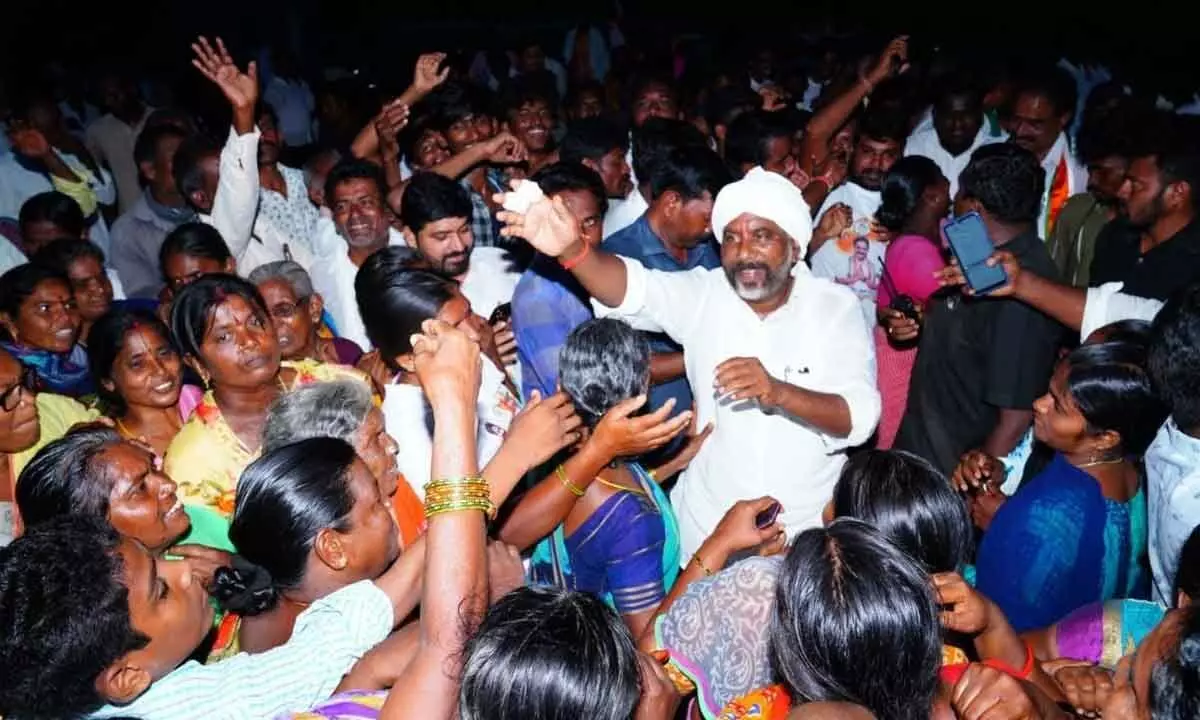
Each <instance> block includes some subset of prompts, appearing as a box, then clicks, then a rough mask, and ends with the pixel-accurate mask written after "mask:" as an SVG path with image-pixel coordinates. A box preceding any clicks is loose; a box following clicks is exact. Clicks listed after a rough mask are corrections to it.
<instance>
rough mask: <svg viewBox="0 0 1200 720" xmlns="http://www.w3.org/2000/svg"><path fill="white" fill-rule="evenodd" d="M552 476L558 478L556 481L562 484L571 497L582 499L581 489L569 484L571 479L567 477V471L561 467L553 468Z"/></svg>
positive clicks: (571, 483)
mask: <svg viewBox="0 0 1200 720" xmlns="http://www.w3.org/2000/svg"><path fill="white" fill-rule="evenodd" d="M554 474H555V475H557V476H558V481H559V482H560V483H562V484H563V487H565V488H566V489H567V490H568V491H569V492H570V493H571V494H572V495H574V496H575V497H583V489H582V488H580V487H579V486H578V485H576V484H575V483H573V482H571V478H569V477H567V471H566V470H565V469H564V468H563V466H562V465H559V466H558V467H556V468H554Z"/></svg>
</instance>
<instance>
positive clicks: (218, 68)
mask: <svg viewBox="0 0 1200 720" xmlns="http://www.w3.org/2000/svg"><path fill="white" fill-rule="evenodd" d="M192 52H194V53H195V54H196V57H194V58H192V65H195V66H196V69H197V70H199V71H200V72H201V73H203V75H204V77H206V78H208V79H209V80H211V81H212V82H213V83H214V84H215V85H216V86H217V87H219V88H221V92H223V93H224V94H225V98H226V99H227V100H229V104H231V105H233V106H234V107H235V108H242V109H246V108H253V107H254V104H255V103H256V102H258V65H257V64H256V63H255V62H254V61H253V60H251V61H250V62H249V63H248V64H247V65H246V72H242V71H241V70H238V67H237V65H236V64H235V63H234V62H233V57H232V56H230V54H229V51H228V50H226V49H225V43H224V42H222V41H221V38H217V46H216V48H213V46H212V45H210V44H209V42H208V38H206V37H204V36H203V35H201V36H200V37H199V38H197V40H196V42H194V43H192Z"/></svg>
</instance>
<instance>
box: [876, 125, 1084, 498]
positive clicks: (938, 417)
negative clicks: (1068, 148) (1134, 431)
mask: <svg viewBox="0 0 1200 720" xmlns="http://www.w3.org/2000/svg"><path fill="white" fill-rule="evenodd" d="M1044 183H1045V172H1044V171H1043V170H1042V168H1041V166H1040V164H1039V163H1038V160H1037V158H1036V157H1034V155H1033V154H1032V153H1031V152H1029V151H1028V150H1025V149H1023V148H1021V147H1019V146H1017V145H1013V144H997V145H989V146H985V147H982V148H980V149H978V150H976V151H975V153H974V154H973V155H972V156H971V161H970V163H969V164H968V165H967V167H966V169H964V170H963V172H962V175H961V176H960V179H959V190H958V197H956V198H955V200H954V213H955V214H956V215H962V214H964V213H967V212H970V211H972V210H974V211H976V212H978V213H979V215H980V216H981V217H982V218H983V222H984V224H985V225H986V226H987V231H988V235H989V237H991V239H992V243H993V244H994V245H995V246H996V247H998V248H1004V249H1005V250H1007V251H1009V252H1011V253H1013V255H1015V256H1016V258H1017V261H1018V262H1019V263H1020V265H1021V267H1023V268H1028V269H1029V270H1032V271H1033V272H1035V273H1037V274H1038V275H1041V276H1043V277H1051V278H1054V277H1057V269H1056V267H1055V265H1054V261H1053V260H1051V259H1050V254H1049V252H1047V250H1046V247H1045V245H1044V244H1043V242H1042V241H1041V239H1040V238H1039V237H1038V235H1037V230H1036V221H1037V217H1038V212H1039V210H1040V209H1041V198H1042V191H1043V188H1044V186H1045V185H1044ZM892 329H893V328H892V327H890V326H889V333H890V332H891V331H892ZM1061 340H1062V326H1061V325H1059V324H1058V323H1056V322H1055V321H1053V320H1051V319H1050V318H1049V317H1047V316H1046V315H1043V314H1042V313H1041V312H1039V311H1037V310H1034V309H1032V308H1030V307H1029V306H1028V305H1025V304H1023V303H1021V302H1020V301H1017V300H1014V299H1011V298H988V297H973V296H969V295H963V294H960V293H959V292H958V291H954V292H943V293H941V294H939V295H936V296H935V297H934V298H933V299H932V300H931V301H930V304H929V307H928V308H927V309H926V312H925V319H924V324H923V327H922V328H921V345H920V351H919V352H918V353H917V362H916V366H915V367H914V368H913V375H912V385H911V386H910V388H909V394H908V408H907V410H906V411H905V414H904V419H903V420H902V421H901V424H900V431H899V433H898V434H897V436H896V447H897V448H899V449H901V450H908V451H909V452H913V453H915V454H917V455H920V456H921V457H923V458H925V459H926V460H929V461H930V462H931V463H933V464H934V465H935V466H936V467H937V468H938V469H939V470H941V471H942V472H943V473H946V475H947V476H949V475H950V474H951V473H952V472H953V471H954V468H955V466H956V465H957V464H958V460H959V457H960V456H961V455H962V454H963V453H964V452H966V451H967V450H971V449H973V448H982V449H983V450H984V451H985V452H987V453H989V454H990V455H992V456H994V457H1004V456H1005V455H1007V454H1008V453H1009V452H1011V451H1012V449H1013V448H1014V447H1015V446H1016V444H1017V443H1018V442H1019V441H1020V439H1021V437H1022V436H1023V435H1024V434H1025V431H1026V430H1027V429H1028V427H1029V423H1030V420H1031V418H1032V416H1033V401H1034V400H1035V399H1036V398H1037V397H1039V396H1040V395H1042V394H1043V393H1044V392H1045V391H1046V386H1047V384H1048V383H1049V380H1050V374H1051V371H1052V369H1053V365H1054V359H1055V356H1056V352H1057V350H1058V347H1059V345H1060V342H1061Z"/></svg>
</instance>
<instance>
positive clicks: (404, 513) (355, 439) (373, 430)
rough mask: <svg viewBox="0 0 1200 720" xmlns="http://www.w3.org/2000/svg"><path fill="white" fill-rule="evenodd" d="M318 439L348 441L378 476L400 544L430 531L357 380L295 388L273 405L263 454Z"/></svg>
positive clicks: (377, 415)
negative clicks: (398, 529)
mask: <svg viewBox="0 0 1200 720" xmlns="http://www.w3.org/2000/svg"><path fill="white" fill-rule="evenodd" d="M314 437H331V438H337V439H339V440H345V441H346V442H347V443H349V444H350V445H352V446H353V447H354V450H355V452H357V453H358V456H359V458H361V459H362V461H363V463H365V464H366V466H367V468H368V469H370V471H371V473H372V474H374V475H375V480H376V481H377V482H378V483H379V493H380V495H382V496H383V497H386V498H391V507H392V510H393V515H395V517H396V524H397V525H398V526H399V527H400V541H401V543H402V545H403V546H404V547H408V546H409V545H411V544H412V543H413V541H415V540H416V539H417V538H418V537H419V536H420V535H421V533H422V532H424V531H425V506H424V505H423V504H422V503H421V500H420V498H418V497H417V494H416V492H414V491H413V489H412V487H411V486H410V485H409V484H408V483H407V482H402V477H401V475H400V469H399V466H398V465H397V464H396V453H397V451H398V449H399V448H398V447H397V445H396V441H395V440H393V439H392V438H391V436H390V435H388V434H387V430H386V429H385V427H384V422H383V413H382V412H380V411H379V408H378V407H377V406H376V405H375V401H374V398H373V397H372V396H371V389H370V388H369V387H367V385H366V384H365V383H361V382H358V381H356V380H333V381H331V382H322V383H314V384H312V385H305V386H303V387H299V388H296V389H295V390H293V391H292V392H290V393H287V394H285V395H283V396H281V397H280V398H279V399H278V400H276V401H275V404H273V405H272V406H271V411H270V413H269V414H268V415H267V424H266V426H264V427H263V445H262V451H263V453H264V454H266V453H269V452H271V451H272V450H274V449H275V448H279V447H283V446H284V445H290V444H292V443H294V442H299V441H300V440H307V439H308V438H314Z"/></svg>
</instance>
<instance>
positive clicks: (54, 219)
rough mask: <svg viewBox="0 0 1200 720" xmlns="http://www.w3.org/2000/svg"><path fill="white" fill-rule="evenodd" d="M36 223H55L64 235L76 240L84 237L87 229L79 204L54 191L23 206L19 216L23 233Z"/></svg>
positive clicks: (39, 195) (32, 199)
mask: <svg viewBox="0 0 1200 720" xmlns="http://www.w3.org/2000/svg"><path fill="white" fill-rule="evenodd" d="M35 222H50V223H54V224H55V225H56V226H58V227H59V228H61V229H62V231H63V234H64V235H66V236H68V237H72V238H75V239H76V240H78V239H80V238H82V237H83V231H84V229H85V228H86V227H87V221H86V220H84V217H83V210H81V209H80V208H79V203H77V202H75V199H74V198H72V197H71V196H69V195H65V194H63V193H60V192H57V191H54V190H51V191H48V192H43V193H38V194H37V195H34V196H33V197H31V198H29V199H28V200H26V201H25V202H24V203H22V204H21V210H20V212H19V213H18V215H17V223H18V225H19V226H20V228H21V231H22V232H24V230H25V227H26V226H27V225H29V224H30V223H35Z"/></svg>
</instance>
